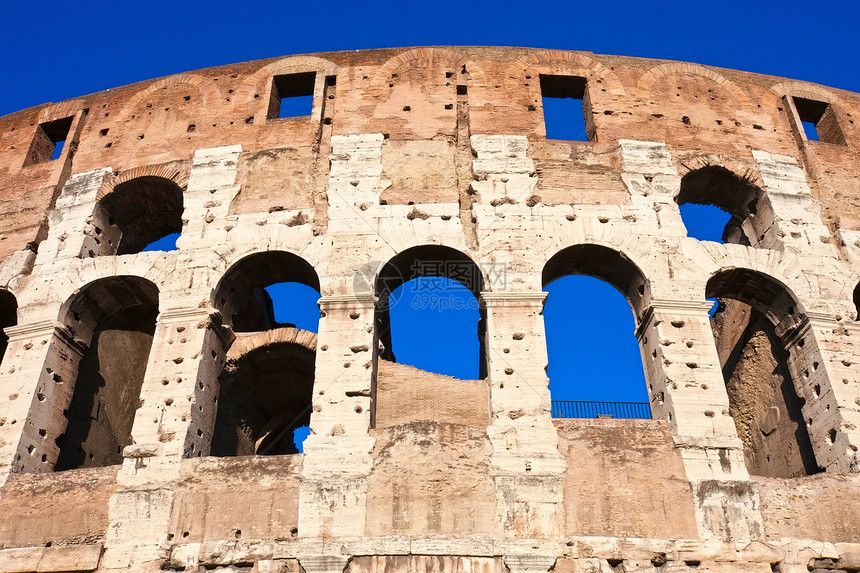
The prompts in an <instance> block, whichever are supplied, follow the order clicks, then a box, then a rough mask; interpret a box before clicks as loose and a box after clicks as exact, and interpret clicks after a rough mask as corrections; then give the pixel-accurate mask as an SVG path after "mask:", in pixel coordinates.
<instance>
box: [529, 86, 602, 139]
mask: <svg viewBox="0 0 860 573" xmlns="http://www.w3.org/2000/svg"><path fill="white" fill-rule="evenodd" d="M540 87H541V99H542V102H543V115H544V124H545V127H546V137H547V139H564V140H568V141H592V140H593V139H594V135H593V130H589V121H588V116H589V115H590V113H591V110H590V105H588V97H587V92H586V81H585V78H581V77H576V76H550V75H541V76H540Z"/></svg>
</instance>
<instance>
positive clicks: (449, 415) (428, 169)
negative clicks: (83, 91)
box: [0, 47, 860, 573]
mask: <svg viewBox="0 0 860 573" xmlns="http://www.w3.org/2000/svg"><path fill="white" fill-rule="evenodd" d="M294 96H312V105H311V107H310V108H309V109H308V110H307V111H306V112H305V113H304V114H303V115H299V116H297V117H279V116H281V115H283V113H282V111H281V106H282V104H285V103H286V101H284V100H288V98H292V97H294ZM542 97H570V98H574V99H580V100H581V101H582V104H583V109H584V120H585V131H586V133H587V138H584V139H587V141H563V140H554V139H548V138H547V137H546V130H545V121H544V113H543V106H542ZM858 118H860V95H858V94H854V93H849V92H845V91H841V90H836V89H830V88H825V87H822V86H818V85H814V84H810V83H806V82H801V81H790V80H784V79H781V78H773V77H767V76H761V75H756V74H750V73H742V72H736V71H731V70H722V69H715V68H710V67H704V66H699V65H695V64H688V63H679V62H668V61H655V60H644V59H635V58H626V57H615V56H599V55H594V54H591V53H586V52H567V51H553V50H532V49H525V48H486V47H482V48H476V47H462V48H440V47H434V48H414V49H390V50H374V51H358V52H342V53H329V54H317V55H311V56H290V57H285V58H280V59H273V60H265V61H258V62H250V63H243V64H235V65H229V66H224V67H220V68H211V69H207V70H201V71H197V72H190V73H184V74H179V75H175V76H170V77H167V78H162V79H158V80H152V81H147V82H142V83H139V84H135V85H131V86H127V87H121V88H117V89H114V90H110V91H106V92H102V93H97V94H93V95H89V96H85V97H81V98H78V99H74V100H69V101H65V102H61V103H57V104H45V105H42V106H38V107H35V108H31V109H27V110H23V111H20V112H17V113H14V114H11V115H7V116H5V117H2V118H0V188H2V194H0V195H2V206H0V258H2V263H0V286H2V287H3V290H2V291H0V322H2V324H0V326H2V327H3V332H5V335H6V337H8V340H7V341H6V342H5V352H4V354H3V357H2V363H0V485H2V487H0V570H2V571H18V572H31V571H32V572H35V571H112V570H128V571H164V570H167V571H195V572H196V571H253V572H259V573H264V572H265V573H270V572H275V571H289V572H293V573H298V572H299V571H301V570H304V571H305V572H306V573H341V572H342V571H344V570H346V571H349V572H350V573H382V572H386V573H388V572H395V571H425V572H441V571H454V572H464V573H465V572H470V571H481V572H486V573H503V572H505V571H510V572H511V573H546V572H548V571H550V570H554V571H556V572H559V573H562V572H563V573H573V572H594V573H597V572H600V573H608V572H621V571H625V572H633V571H641V572H646V571H647V572H652V573H656V572H667V573H668V572H680V571H696V572H702V571H744V572H763V573H764V572H770V571H780V572H783V573H799V572H805V571H808V570H815V571H821V570H841V571H858V570H860V473H858V471H860V457H858V452H857V448H858V446H860V327H858V323H857V322H855V320H856V319H857V307H856V303H857V302H858V293H855V288H856V286H857V283H858V280H860V183H858V181H860V176H858V173H860V125H856V124H855V121H856V120H857V119H858ZM804 122H805V123H806V124H808V125H814V129H815V131H816V132H817V136H818V139H819V141H810V140H808V139H807V135H806V132H805V131H804V129H803V126H804ZM62 142H64V143H63V144H62V151H61V152H60V153H59V154H58V157H56V158H54V159H52V154H53V155H56V154H57V153H56V152H57V151H59V149H60V147H59V146H60V145H61V143H62ZM687 202H689V203H704V204H712V205H716V206H719V207H721V208H723V209H725V210H726V211H728V212H729V213H730V214H731V215H732V221H731V223H730V224H729V225H728V227H727V229H726V234H725V240H726V242H725V244H721V243H715V242H707V241H699V240H696V239H694V238H690V237H688V236H687V230H686V228H685V226H684V223H683V221H682V219H681V216H680V211H679V204H682V203H687ZM171 232H181V235H180V237H179V239H178V240H177V244H176V246H177V249H176V250H172V251H163V252H150V251H146V252H141V249H142V247H143V246H145V245H147V244H148V243H150V242H152V241H153V240H154V239H157V238H159V237H161V236H162V235H165V234H167V233H171ZM427 260H434V261H440V260H441V261H457V262H459V263H462V264H473V265H475V267H476V268H478V269H480V271H479V272H478V273H476V274H475V275H474V276H473V280H471V281H467V282H468V284H466V286H467V287H468V288H469V289H470V290H471V291H472V292H473V293H474V294H475V296H476V297H477V298H478V299H479V300H480V303H481V313H482V318H481V321H480V325H479V335H480V336H481V343H482V354H481V376H480V378H481V379H480V380H471V381H465V380H455V379H451V378H448V377H444V376H439V375H434V374H430V373H427V372H422V371H419V370H417V369H415V368H413V367H410V366H407V365H403V364H396V363H394V362H391V361H390V359H391V358H392V356H391V355H390V354H391V353H390V348H391V347H390V336H391V335H390V327H389V324H388V314H387V306H386V300H387V296H388V294H389V293H390V292H391V290H393V289H394V288H396V287H397V286H398V285H399V284H401V283H402V282H403V281H404V280H408V279H409V278H412V277H413V275H414V272H415V271H414V269H415V268H417V267H416V265H415V264H414V263H415V262H416V261H427ZM498 268H504V269H505V275H504V281H500V280H498V277H493V276H490V275H489V274H488V271H487V269H498ZM568 274H587V275H592V276H595V277H597V278H600V279H602V280H605V281H607V282H609V283H611V284H612V285H613V286H615V287H616V288H618V289H619V290H620V291H621V292H622V293H623V294H624V295H625V297H626V298H627V301H628V302H629V304H630V306H631V308H632V310H633V314H634V316H635V318H636V325H637V330H636V335H637V337H638V340H639V342H640V348H641V355H642V361H643V367H644V369H645V373H646V380H647V385H648V395H649V399H650V408H651V413H652V417H653V419H651V420H619V419H567V420H562V419H555V420H554V419H552V418H551V416H550V395H549V390H548V387H547V376H546V366H547V353H546V344H545V330H544V323H543V317H542V315H541V312H542V308H543V304H544V300H545V296H546V295H545V292H544V290H543V289H544V287H545V286H546V285H547V284H548V283H549V282H550V281H552V280H554V279H556V278H559V277H562V276H565V275H568ZM281 281H295V282H300V283H303V284H305V285H308V286H310V287H313V288H314V289H316V290H317V291H318V292H319V293H320V294H321V298H320V299H319V309H320V315H321V319H320V322H319V332H318V333H317V334H314V333H311V332H306V331H302V330H297V329H296V328H292V327H289V326H284V325H280V324H278V323H276V322H275V321H274V320H273V318H272V314H271V300H269V299H268V297H267V296H266V295H265V293H264V291H263V290H262V287H265V286H267V285H269V284H272V283H275V282H281ZM708 297H716V298H717V299H718V300H719V301H720V305H719V311H718V313H717V315H716V316H715V317H714V319H713V320H711V319H710V318H709V309H710V307H711V304H710V303H709V302H707V300H706V299H707V298H708ZM302 424H306V425H309V426H310V432H311V433H310V436H309V437H308V439H307V440H306V441H305V443H304V451H303V453H295V450H293V449H291V447H290V445H289V443H287V441H285V440H284V439H283V436H284V435H289V434H290V432H291V431H293V430H294V429H295V427H296V426H297V425H302Z"/></svg>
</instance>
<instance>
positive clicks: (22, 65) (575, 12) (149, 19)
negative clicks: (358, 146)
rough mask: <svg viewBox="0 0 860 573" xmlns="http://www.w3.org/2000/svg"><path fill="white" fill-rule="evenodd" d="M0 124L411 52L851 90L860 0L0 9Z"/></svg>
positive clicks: (856, 87)
mask: <svg viewBox="0 0 860 573" xmlns="http://www.w3.org/2000/svg"><path fill="white" fill-rule="evenodd" d="M3 20H4V24H5V25H4V30H3V37H2V43H0V46H2V47H0V54H2V56H0V63H2V70H3V88H4V89H3V90H2V93H0V115H2V114H6V113H9V112H12V111H16V110H19V109H23V108H26V107H29V106H33V105H38V104H40V103H45V102H48V101H62V100H64V99H68V98H71V97H76V96H79V95H83V94H87V93H91V92H95V91H100V90H103V89H107V88H112V87H117V86H122V85H126V84H130V83H133V82H136V81H140V80H145V79H149V78H155V77H160V76H165V75H169V74H173V73H178V72H184V71H189V70H194V69H199V68H205V67H210V66H216V65H222V64H229V63H233V62H242V61H248V60H255V59H261V58H270V57H275V56H280V55H287V54H295V53H308V52H319V51H333V50H355V49H363V48H384V47H395V46H415V45H440V44H450V45H508V46H533V47H548V48H563V49H572V50H585V51H591V52H595V53H602V54H622V55H628V56H641V57H650V58H666V59H673V60H684V61H691V62H697V63H701V64H708V65H714V66H720V67H727V68H735V69H741V70H748V71H754V72H760V73H766V74H773V75H780V76H786V77H791V78H795V79H805V80H809V81H814V82H818V83H822V84H825V85H830V86H833V87H839V88H844V89H849V90H852V91H860V73H858V63H857V62H858V55H860V47H858V46H860V42H858V32H857V27H856V26H857V22H858V21H860V2H856V0H840V1H834V2H826V3H820V4H819V3H812V2H801V1H798V0H784V1H779V2H754V1H749V0H747V1H740V0H730V1H723V2H691V1H689V0H688V1H685V2H642V1H635V2H632V1H631V2H611V1H610V2H571V1H564V2H557V3H549V2H544V3H529V2H521V1H520V2H512V1H506V0H492V1H472V2H470V1H464V0H458V1H456V2H455V1H450V0H444V1H436V2H432V3H426V2H403V1H401V0H398V1H391V0H387V1H383V2H355V1H350V2H339V1H330V2H325V3H317V2H308V1H307V0H304V1H301V2H295V1H293V2H227V1H223V0H210V1H209V2H189V1H181V2H176V1H170V2H167V1H163V0H156V1H148V2H117V1H111V2H108V1H105V0H102V1H87V0H80V1H77V2H57V1H42V2H12V1H10V2H5V3H4V7H3Z"/></svg>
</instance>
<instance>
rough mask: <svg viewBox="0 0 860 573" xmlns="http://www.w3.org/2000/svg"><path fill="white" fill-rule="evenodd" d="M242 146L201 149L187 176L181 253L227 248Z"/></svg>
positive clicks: (237, 189)
mask: <svg viewBox="0 0 860 573" xmlns="http://www.w3.org/2000/svg"><path fill="white" fill-rule="evenodd" d="M241 152H242V146H241V145H227V146H224V147H212V148H209V149H198V150H197V151H196V152H195V153H194V162H193V163H192V165H191V173H190V175H189V177H188V189H186V191H185V194H184V195H185V198H184V201H185V206H184V209H183V214H182V218H183V221H182V235H180V237H179V238H178V239H177V240H176V246H177V248H178V249H179V250H186V249H194V248H202V249H215V251H216V252H218V251H220V250H222V249H224V248H225V247H224V244H225V243H226V242H227V232H228V230H229V229H228V228H227V226H228V225H229V223H228V217H227V214H228V213H229V210H230V202H231V201H232V200H233V198H234V197H236V195H238V193H239V190H240V189H241V185H236V165H237V163H238V162H239V154H240V153H241Z"/></svg>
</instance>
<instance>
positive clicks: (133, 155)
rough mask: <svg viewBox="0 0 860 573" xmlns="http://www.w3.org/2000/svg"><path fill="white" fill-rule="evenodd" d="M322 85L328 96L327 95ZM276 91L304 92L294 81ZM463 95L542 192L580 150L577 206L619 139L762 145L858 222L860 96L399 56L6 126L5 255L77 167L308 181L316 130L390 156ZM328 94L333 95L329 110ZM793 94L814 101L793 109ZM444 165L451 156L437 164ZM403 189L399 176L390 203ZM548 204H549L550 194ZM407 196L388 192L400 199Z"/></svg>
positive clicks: (168, 93) (777, 84)
mask: <svg viewBox="0 0 860 573" xmlns="http://www.w3.org/2000/svg"><path fill="white" fill-rule="evenodd" d="M292 74H313V75H310V79H309V80H308V79H307V77H305V80H301V81H305V82H307V81H310V82H311V85H310V86H309V87H308V88H307V89H310V90H311V91H312V93H313V94H314V98H313V110H312V112H311V113H310V115H306V116H303V117H301V118H298V119H295V118H294V119H289V120H282V119H278V118H277V117H274V118H273V117H271V116H272V105H273V103H272V100H273V93H275V92H277V90H278V89H279V87H278V86H275V85H274V83H276V82H273V79H272V78H273V77H276V76H285V77H298V78H301V76H291V75H292ZM541 75H547V76H549V75H563V76H574V77H578V78H583V79H584V80H585V82H586V84H587V89H586V90H585V91H584V94H582V95H584V96H585V100H584V101H585V104H586V108H587V115H588V131H589V136H590V140H591V141H589V142H588V143H586V144H584V145H583V144H577V143H573V144H570V143H562V142H559V141H552V142H547V141H546V140H545V128H544V122H543V113H542V106H541V105H540V103H541V89H542V88H541V81H540V76H541ZM326 82H329V83H331V86H330V87H331V88H332V89H329V90H326V86H325V83H326ZM299 83H301V82H299ZM335 87H336V89H334V88H335ZM280 89H287V90H290V89H298V90H299V91H302V90H303V89H305V88H303V86H301V85H298V86H289V85H287V86H281V87H280ZM273 90H274V92H273ZM458 90H459V91H458ZM458 93H459V94H460V96H459V97H461V98H462V97H464V96H465V98H466V99H467V101H468V105H469V130H470V133H471V134H489V135H492V134H508V135H510V134H515V135H525V136H527V137H528V138H529V140H530V141H531V142H532V150H531V154H532V155H533V158H534V159H535V160H536V161H538V168H539V170H540V171H541V176H542V181H543V183H544V184H545V185H544V186H545V187H554V188H556V189H558V188H563V187H564V186H565V184H564V182H563V181H560V180H561V179H562V178H563V177H562V173H563V172H564V171H563V170H561V169H560V168H559V167H558V161H560V160H561V159H563V158H569V157H571V156H572V155H571V154H573V157H574V159H575V160H576V158H579V160H578V162H579V163H580V165H581V166H582V167H584V168H585V169H587V170H590V172H591V173H592V175H594V176H595V177H597V178H598V179H600V180H601V182H602V183H603V184H604V185H603V187H604V189H603V197H602V198H599V199H598V198H595V197H594V196H593V195H589V193H587V192H586V191H584V190H580V192H579V193H578V196H577V197H575V199H576V201H577V202H579V203H592V202H597V203H605V202H607V193H610V194H611V192H612V191H613V190H614V191H617V195H619V196H620V195H622V194H623V189H622V188H621V186H620V183H619V182H618V181H617V180H616V181H613V177H612V175H611V174H610V173H609V171H610V169H609V168H608V166H609V163H611V162H609V163H607V162H606V161H596V160H595V159H594V158H599V157H601V156H602V155H605V154H609V155H612V150H613V149H617V147H618V142H619V140H622V139H635V140H640V141H663V142H666V143H667V145H668V146H669V148H670V149H671V150H672V151H673V153H674V154H675V161H676V163H680V164H679V165H676V167H678V168H679V169H681V171H682V174H683V172H684V170H685V169H690V168H694V167H696V166H694V165H684V164H683V161H684V160H683V157H684V156H685V155H693V154H695V155H697V156H699V157H702V156H711V157H712V160H713V161H714V162H720V161H721V162H723V163H725V162H728V161H733V162H735V164H736V165H734V166H733V167H740V168H744V167H745V166H746V163H749V162H751V160H752V157H751V150H752V149H766V150H768V151H769V152H771V153H778V154H784V155H788V156H791V157H794V158H796V159H797V160H798V161H799V162H801V163H803V164H805V165H806V166H807V169H808V170H810V171H812V172H813V174H814V175H815V179H816V184H815V185H814V186H813V193H814V194H816V196H817V197H818V198H819V199H820V200H821V201H823V202H824V204H825V212H824V217H825V220H826V221H827V222H828V224H831V225H834V226H835V225H841V226H842V227H845V228H850V229H856V228H858V226H860V223H857V222H856V221H855V219H860V215H857V214H856V205H855V202H854V200H853V199H851V197H852V196H856V194H857V193H856V190H857V189H856V186H857V183H856V182H855V181H853V180H852V179H851V178H849V177H848V174H850V173H852V172H856V171H857V168H858V165H857V162H858V149H860V128H858V126H857V125H855V118H856V117H857V116H858V114H860V95H858V94H855V93H851V92H847V91H844V90H839V89H833V88H828V87H824V86H820V85H816V84H812V83H808V82H803V81H795V80H786V79H784V78H778V77H772V76H765V75H760V74H754V73H747V72H740V71H733V70H726V69H720V68H714V67H709V66H701V65H698V64H692V63H684V62H674V61H666V60H652V59H640V58H630V57H622V56H606V55H597V54H592V53H590V52H573V51H562V50H546V49H531V48H513V47H423V48H392V49H379V50H359V51H349V52H330V53H320V54H313V55H295V56H287V57H283V58H272V59H268V60H259V61H254V62H246V63H238V64H230V65H226V66H220V67H215V68H208V69H203V70H197V71H193V72H186V73H181V74H176V75H172V76H168V77H164V78H159V79H154V80H148V81H144V82H139V83H136V84H132V85H129V86H124V87H119V88H115V89H110V90H106V91H103V92H99V93H95V94H91V95H87V96H82V97H79V98H75V99H72V100H68V101H64V102H60V103H48V104H44V105H41V106H37V107H33V108H30V109H26V110H22V111H20V112H16V113H12V114H9V115H7V116H4V117H2V118H0V181H2V188H3V189H2V200H3V205H2V207H0V233H2V238H0V256H8V255H9V254H10V253H12V252H14V251H17V250H21V249H23V248H25V247H26V245H27V244H28V243H33V242H38V241H39V240H41V238H42V237H43V236H44V232H45V227H44V219H45V213H46V209H47V208H50V207H52V206H53V201H54V200H55V198H56V196H57V194H58V193H59V188H60V187H61V186H62V183H63V182H64V181H65V179H66V178H67V177H69V176H70V175H73V174H75V173H83V172H87V171H90V170H93V169H100V168H103V167H106V166H109V167H110V168H111V169H112V170H113V172H114V173H115V174H117V175H121V174H123V173H126V172H128V171H129V170H132V169H141V168H145V167H146V166H152V165H161V166H168V167H170V166H172V167H174V168H175V169H176V170H177V171H179V172H180V173H182V172H185V173H187V164H188V162H190V160H191V158H192V156H193V154H194V151H195V150H196V149H198V148H201V147H217V146H221V145H235V144H239V145H241V146H242V149H243V151H245V152H249V151H250V152H253V151H255V150H263V149H272V148H290V150H291V151H290V153H291V154H292V156H293V157H292V161H288V160H287V159H286V158H282V167H283V168H285V169H286V170H287V171H288V172H291V173H293V174H295V175H296V176H298V177H299V178H307V177H313V175H314V174H313V173H309V172H308V170H307V169H306V166H305V165H303V163H306V159H307V157H308V153H311V152H312V151H313V147H314V146H315V145H318V144H319V137H318V132H319V126H320V122H325V123H326V124H327V125H328V126H329V127H330V133H331V135H334V136H336V135H348V134H357V133H382V134H384V136H385V137H386V139H389V140H390V142H389V143H390V145H391V146H392V147H396V146H397V145H398V142H401V141H410V140H434V139H436V140H439V139H444V138H445V137H453V136H454V135H455V132H456V125H457V122H456V115H457V113H458V111H457V105H456V103H457V97H458ZM324 94H325V97H326V98H328V101H324V100H323V97H324ZM784 96H791V97H792V98H795V101H802V102H804V103H803V104H798V105H797V106H792V105H791V104H786V100H785V99H784ZM816 105H817V106H819V108H820V106H821V105H824V106H827V109H829V110H830V111H829V112H828V113H829V114H830V115H831V116H832V117H830V116H828V117H827V118H824V121H826V122H827V124H828V126H829V127H830V130H831V131H833V132H834V133H833V134H831V133H830V131H828V133H827V134H825V135H826V137H825V138H824V139H827V138H830V141H831V143H825V142H805V141H798V139H799V138H802V136H800V135H799V134H798V132H797V130H796V129H794V130H793V129H792V122H793V121H794V120H795V119H796V118H797V117H801V116H804V115H809V114H813V115H815V114H816V113H818V114H819V115H821V113H822V112H821V110H820V109H819V108H816V107H815V106H816ZM803 106H807V107H811V108H812V109H803ZM787 107H799V108H801V109H799V110H794V109H786V108H787ZM798 111H799V115H798V114H797V112H798ZM40 125H41V126H43V128H44V130H45V132H46V133H47V139H48V140H50V139H52V138H53V139H56V138H57V137H58V136H57V135H56V134H57V133H60V132H62V133H68V136H67V137H68V140H69V141H70V142H72V145H69V146H68V149H64V150H63V154H62V155H61V156H60V158H59V160H58V161H57V160H55V161H49V160H45V159H46V158H45V157H44V153H45V147H46V146H47V147H50V141H47V142H46V141H38V140H37V139H36V134H37V130H38V128H39V126H40ZM42 139H45V137H44V136H42ZM808 143H811V144H812V145H811V147H812V150H810V149H809V148H810V145H808ZM799 144H800V145H799ZM404 153H405V152H404ZM40 154H41V155H40ZM717 157H719V158H722V159H719V160H717V159H716V158H717ZM437 158H438V159H439V161H440V162H443V159H442V158H441V156H439V155H438V154H437ZM679 158H680V159H679ZM615 159H616V160H617V158H615ZM575 162H576V161H575ZM601 163H602V165H599V166H598V165H596V164H601ZM183 164H185V165H184V166H183ZM737 164H740V165H737ZM568 167H569V166H568ZM443 171H444V170H443ZM252 175H253V174H252ZM423 177H425V183H427V185H425V186H424V191H423V193H425V194H429V195H430V197H427V198H426V199H431V198H432V199H433V200H437V201H445V200H446V198H445V197H444V196H443V195H444V194H445V193H448V194H450V193H451V190H450V188H449V190H448V191H445V190H444V189H445V188H446V187H449V186H448V185H446V183H445V174H444V173H443V174H441V175H440V174H438V173H437V174H436V175H432V174H430V173H427V174H424V175H423ZM428 177H429V179H427V178H428ZM434 177H435V178H434ZM408 183H409V182H406V181H403V180H402V178H401V179H400V180H398V178H396V177H395V178H394V179H393V186H392V189H391V194H394V195H396V194H397V189H398V187H401V188H402V187H403V186H408ZM290 185H291V188H288V189H287V191H288V194H292V195H293V196H294V201H293V202H294V203H295V204H302V203H303V202H306V199H307V196H306V187H307V186H305V185H301V184H297V183H296V184H290ZM568 186H569V185H568ZM245 187H246V188H245V189H244V190H243V194H244V197H242V199H241V201H240V204H237V205H236V209H238V210H239V211H246V212H247V211H252V210H254V209H256V207H257V204H258V203H260V202H262V203H268V202H269V201H268V196H269V195H268V192H267V190H266V189H264V187H265V185H262V184H261V185H259V186H258V189H257V190H253V189H251V188H250V187H252V185H249V184H246V185H245ZM846 191H847V192H846ZM303 195H304V196H303ZM423 199H425V198H419V199H418V200H416V199H415V198H414V197H413V199H412V200H414V201H415V202H416V203H417V202H422V201H423ZM543 199H544V201H549V202H552V201H553V200H554V199H553V192H549V193H548V194H547V195H546V196H543ZM559 200H561V199H560V198H559ZM568 200H569V197H566V198H565V201H568ZM280 201H281V202H284V200H283V199H281V200H280ZM396 201H397V199H396V198H392V201H390V202H396ZM270 206H271V205H270ZM281 206H283V207H284V208H288V207H289V206H288V205H281Z"/></svg>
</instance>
